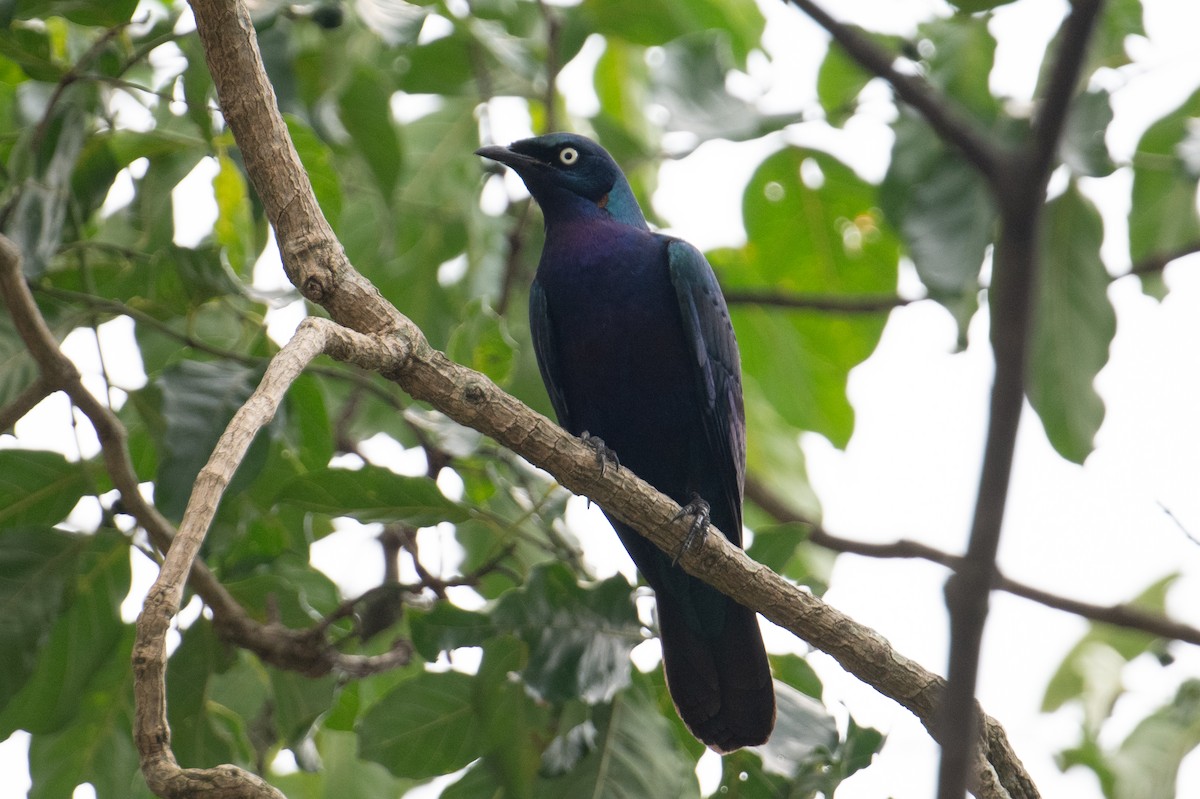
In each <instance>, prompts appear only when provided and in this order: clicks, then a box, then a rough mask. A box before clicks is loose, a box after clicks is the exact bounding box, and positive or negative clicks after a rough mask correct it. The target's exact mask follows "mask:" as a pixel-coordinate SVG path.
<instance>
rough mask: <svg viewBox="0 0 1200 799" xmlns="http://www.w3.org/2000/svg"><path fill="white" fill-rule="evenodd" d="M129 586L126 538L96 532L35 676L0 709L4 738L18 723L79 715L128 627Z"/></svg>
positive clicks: (43, 726)
mask: <svg viewBox="0 0 1200 799" xmlns="http://www.w3.org/2000/svg"><path fill="white" fill-rule="evenodd" d="M128 592H129V544H128V541H126V539H125V537H124V536H122V535H121V534H119V533H116V532H113V531H101V532H99V533H96V534H95V535H93V536H91V537H90V538H89V540H88V542H87V546H86V548H85V549H84V550H83V551H82V552H81V553H80V561H79V567H78V570H77V572H76V575H75V578H74V581H73V586H72V592H71V597H70V600H69V605H68V606H67V608H66V611H65V612H64V613H62V614H61V615H59V616H58V619H57V621H56V622H55V623H54V626H53V627H52V628H51V629H50V631H49V636H48V637H47V638H46V642H45V644H44V645H43V646H42V648H41V649H40V650H39V651H38V653H37V665H36V667H35V668H34V671H33V675H32V677H31V678H30V679H29V680H28V681H27V682H26V683H25V684H24V686H22V688H21V690H20V691H19V692H18V693H17V695H16V696H15V697H13V699H12V701H11V702H10V703H9V704H8V705H7V706H5V707H4V708H3V710H0V738H7V737H8V736H9V735H10V734H11V733H12V731H13V730H17V729H24V730H28V731H30V732H32V733H35V734H42V733H52V732H55V731H58V730H60V729H62V728H63V727H65V726H66V725H67V724H68V723H69V722H70V721H71V720H72V719H73V718H75V717H76V715H77V714H78V713H79V712H80V711H81V709H82V708H83V707H84V704H85V702H84V700H85V697H86V696H87V692H88V691H89V690H90V688H91V686H92V684H93V681H94V680H96V679H97V674H99V673H100V672H101V671H102V669H103V668H104V667H105V664H106V663H108V662H109V661H110V660H111V659H112V658H113V657H114V655H113V653H114V650H115V649H116V648H117V647H118V645H119V644H120V642H121V640H122V636H123V634H124V632H125V631H126V630H127V627H126V625H125V624H124V623H123V622H122V621H121V614H120V609H121V602H122V601H124V599H125V595H126V594H127V593H128ZM126 643H128V642H126ZM127 652H128V650H126V653H127ZM126 657H128V655H127V654H126Z"/></svg>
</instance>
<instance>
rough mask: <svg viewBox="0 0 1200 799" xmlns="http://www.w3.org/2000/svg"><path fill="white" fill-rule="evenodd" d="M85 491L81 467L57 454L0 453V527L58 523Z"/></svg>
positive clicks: (86, 484) (18, 450)
mask: <svg viewBox="0 0 1200 799" xmlns="http://www.w3.org/2000/svg"><path fill="white" fill-rule="evenodd" d="M87 490H88V477H87V473H86V471H85V470H84V467H83V465H82V464H79V463H71V462H70V461H68V460H67V459H66V458H64V457H63V456H62V455H59V454H58V453H56V452H41V451H38V450H25V449H6V450H0V528H3V527H17V526H21V525H34V524H46V525H51V524H58V523H59V522H61V521H62V520H63V519H64V518H66V516H67V514H68V513H70V512H71V510H72V509H73V508H74V507H75V505H76V503H78V502H79V500H80V498H81V497H82V496H83V495H84V492H86V491H87Z"/></svg>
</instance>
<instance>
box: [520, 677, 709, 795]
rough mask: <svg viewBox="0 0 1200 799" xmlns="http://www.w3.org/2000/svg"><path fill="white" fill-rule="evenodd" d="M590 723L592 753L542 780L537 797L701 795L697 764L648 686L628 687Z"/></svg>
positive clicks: (587, 740) (598, 710)
mask: <svg viewBox="0 0 1200 799" xmlns="http://www.w3.org/2000/svg"><path fill="white" fill-rule="evenodd" d="M642 679H643V680H644V678H642ZM584 724H585V725H587V727H588V729H587V734H586V735H584V736H582V739H583V741H584V743H585V747H586V754H585V755H584V756H583V757H582V758H580V759H579V761H578V763H577V764H576V765H575V766H574V767H573V768H572V769H571V770H570V771H567V772H566V773H563V774H558V775H555V776H543V777H542V778H541V779H539V780H538V782H537V785H536V787H535V790H534V793H533V796H534V797H536V799H551V797H563V796H587V797H592V799H625V797H633V796H663V797H666V796H696V795H698V790H699V789H698V786H697V785H696V774H695V764H694V763H693V762H692V760H691V758H689V757H688V756H687V755H686V754H685V753H684V752H683V751H682V750H681V749H680V748H679V747H678V746H676V745H675V742H674V738H673V734H672V732H671V727H670V723H669V722H668V721H667V719H666V718H665V717H663V715H662V714H661V713H659V712H658V708H657V706H656V705H655V704H654V702H653V701H652V700H651V698H650V697H649V695H648V691H647V690H645V689H644V688H638V689H637V690H629V691H622V692H621V693H619V694H617V695H616V697H615V698H614V699H613V700H612V702H611V703H610V704H605V705H600V706H599V707H597V708H596V709H595V711H594V713H593V715H592V719H591V720H590V721H587V722H585V723H584ZM567 734H569V732H568V733H567Z"/></svg>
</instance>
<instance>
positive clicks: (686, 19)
mask: <svg viewBox="0 0 1200 799" xmlns="http://www.w3.org/2000/svg"><path fill="white" fill-rule="evenodd" d="M580 15H581V19H582V20H583V21H585V22H586V23H588V25H589V28H590V29H591V30H592V32H594V33H599V34H601V35H603V36H605V37H606V38H612V37H617V38H621V39H624V40H626V41H627V42H630V43H633V44H639V45H645V46H650V45H662V44H666V43H667V42H670V41H672V40H674V39H677V38H679V37H680V36H683V35H685V34H688V33H692V32H694V31H701V30H720V31H725V32H726V33H727V34H728V35H729V44H730V46H731V47H732V49H733V54H734V56H735V58H736V59H737V64H738V66H742V65H744V63H745V59H746V56H747V54H749V52H750V51H751V50H752V49H754V48H756V47H759V46H760V44H759V38H760V37H761V36H762V31H763V27H764V25H765V21H764V19H763V16H762V12H761V11H759V9H758V6H757V5H756V4H755V3H754V2H752V1H751V0H689V2H673V0H648V2H647V1H646V0H584V2H583V4H582V6H580Z"/></svg>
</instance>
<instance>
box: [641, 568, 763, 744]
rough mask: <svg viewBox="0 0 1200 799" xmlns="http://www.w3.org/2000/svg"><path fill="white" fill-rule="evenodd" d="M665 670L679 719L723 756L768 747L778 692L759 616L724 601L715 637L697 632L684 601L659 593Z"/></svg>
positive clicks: (665, 593) (734, 603) (663, 592)
mask: <svg viewBox="0 0 1200 799" xmlns="http://www.w3.org/2000/svg"><path fill="white" fill-rule="evenodd" d="M657 600H658V623H659V629H660V633H661V636H662V650H663V669H664V671H665V672H666V675H667V688H668V689H669V690H670V692H671V699H672V700H673V701H674V702H675V709H676V710H677V711H678V712H679V717H680V718H681V719H683V723H684V724H686V725H687V727H688V729H689V730H691V732H692V734H693V735H695V736H696V738H698V739H699V740H700V741H702V742H703V743H705V744H707V745H708V746H710V747H712V748H713V749H715V750H717V751H718V752H722V753H724V752H732V751H733V750H735V749H740V748H741V747H743V746H755V745H757V744H761V743H765V742H766V740H767V738H769V737H770V736H771V730H772V729H773V728H774V727H775V689H774V686H773V685H772V683H771V669H770V666H769V665H768V664H767V652H766V650H765V649H764V648H763V640H762V633H761V632H760V631H759V629H758V619H757V618H756V617H755V614H754V611H752V610H747V609H746V608H744V607H742V606H741V605H739V604H738V603H737V602H734V601H733V600H732V599H729V598H727V597H726V598H725V601H726V602H727V603H728V604H727V607H726V609H725V614H724V615H725V619H724V621H725V623H724V625H722V629H721V630H720V632H719V633H717V634H716V635H714V636H711V637H710V636H706V635H703V634H702V633H698V632H697V631H696V630H694V629H693V628H692V627H691V626H690V625H689V624H688V623H687V620H686V619H685V617H684V614H683V610H682V608H681V607H680V604H679V601H678V600H677V599H675V598H674V597H672V596H671V595H670V594H669V593H668V592H665V591H660V592H658V596H657Z"/></svg>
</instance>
